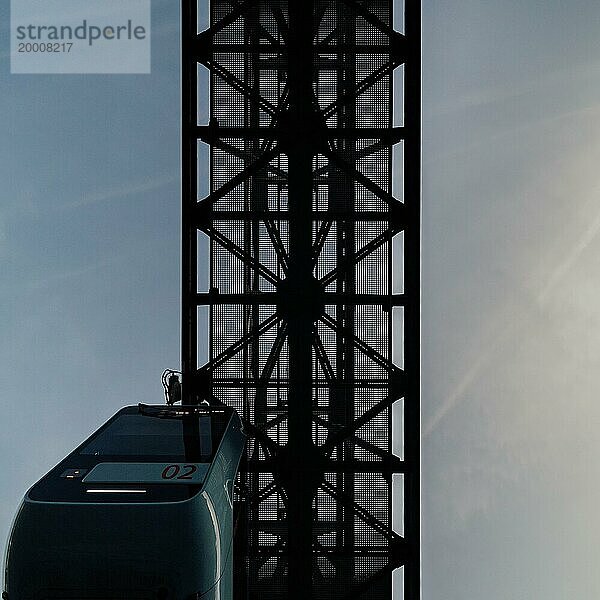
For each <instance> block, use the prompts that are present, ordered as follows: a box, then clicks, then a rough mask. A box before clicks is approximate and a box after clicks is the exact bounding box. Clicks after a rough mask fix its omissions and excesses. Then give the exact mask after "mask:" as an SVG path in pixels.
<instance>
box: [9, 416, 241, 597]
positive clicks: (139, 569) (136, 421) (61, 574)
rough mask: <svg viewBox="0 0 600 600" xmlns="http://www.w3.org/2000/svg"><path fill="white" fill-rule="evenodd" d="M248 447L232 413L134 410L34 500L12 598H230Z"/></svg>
mask: <svg viewBox="0 0 600 600" xmlns="http://www.w3.org/2000/svg"><path fill="white" fill-rule="evenodd" d="M244 439H245V438H244V435H243V432H242V428H241V423H240V420H239V417H238V416H237V413H235V411H233V410H232V409H231V408H228V407H222V408H221V407H219V408H215V407H210V408H209V407H204V406H193V407H192V406H190V407H181V406H179V407H163V406H161V407H155V406H144V405H140V406H129V407H126V408H123V409H122V410H120V411H119V412H118V413H117V414H116V415H115V416H114V417H112V418H111V419H110V420H109V421H108V422H107V423H106V424H105V425H104V426H102V427H101V428H100V429H99V430H98V431H97V432H96V433H94V434H93V435H92V436H91V437H90V438H89V439H88V440H86V441H85V442H84V443H83V444H82V445H81V446H79V447H78V448H77V449H76V450H74V451H73V452H72V453H71V454H69V456H67V458H65V459H64V460H63V461H62V462H60V463H59V464H58V465H57V466H56V467H55V468H54V469H52V470H51V471H50V472H49V473H48V474H47V475H45V476H44V477H43V478H42V479H41V480H40V481H39V482H38V483H36V484H35V485H34V486H33V487H32V488H31V489H30V490H29V492H28V493H27V494H26V496H25V498H24V500H23V502H22V503H21V506H20V508H19V511H18V513H17V516H16V517H15V521H14V524H13V527H12V530H11V533H10V537H9V543H8V547H7V554H6V565H5V578H4V579H5V584H4V585H5V587H4V592H3V595H2V598H3V599H5V600H88V599H90V600H91V599H95V600H138V599H139V600H149V599H160V600H167V599H168V600H173V599H177V600H191V599H194V600H196V599H200V598H202V600H213V599H214V600H229V599H230V598H231V587H232V552H233V550H232V532H233V523H232V490H233V482H234V479H235V475H236V471H237V468H238V464H239V460H240V457H241V454H242V451H243V446H244Z"/></svg>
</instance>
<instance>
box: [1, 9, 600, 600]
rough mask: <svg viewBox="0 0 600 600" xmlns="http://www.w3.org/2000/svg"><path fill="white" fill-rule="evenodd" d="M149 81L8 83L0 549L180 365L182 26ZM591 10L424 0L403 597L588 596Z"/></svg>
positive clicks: (4, 48) (593, 239)
mask: <svg viewBox="0 0 600 600" xmlns="http://www.w3.org/2000/svg"><path fill="white" fill-rule="evenodd" d="M177 4H178V3H177V2H174V0H152V7H153V14H152V23H153V24H152V73H151V74H150V75H88V76H77V75H34V76H27V75H10V65H9V56H8V48H9V39H8V34H9V30H8V3H7V2H3V3H1V4H0V181H1V182H2V187H1V188H0V386H1V389H2V400H1V402H2V416H3V419H2V435H1V436H0V480H1V482H2V485H1V486H0V537H2V538H4V537H5V536H6V534H7V533H8V529H9V526H10V521H11V519H12V515H13V514H14V511H15V509H16V507H17V506H18V503H19V501H20V498H21V497H22V495H23V493H24V492H25V490H26V489H27V487H28V486H29V485H31V484H32V483H33V482H34V481H35V480H36V479H37V478H39V477H40V476H41V475H42V474H43V473H45V472H46V471H47V470H48V469H49V468H50V467H52V466H53V465H54V464H55V463H56V462H58V461H59V460H60V459H61V458H62V457H64V455H65V454H67V453H68V452H69V451H70V450H72V449H73V448H74V447H75V446H76V445H77V444H78V443H79V442H80V441H81V440H82V439H84V438H85V437H86V436H87V435H88V434H89V433H91V432H92V431H93V430H94V429H95V428H96V427H97V426H98V425H99V424H100V423H101V422H103V421H104V420H106V419H107V418H108V417H109V416H111V415H112V414H113V413H114V412H115V410H116V409H117V408H119V407H121V406H123V405H125V404H129V403H137V402H161V401H162V388H161V385H160V374H161V372H162V370H163V369H164V368H166V367H173V368H177V366H178V365H179V318H180V313H179V277H180V275H179V269H180V263H179V251H180V225H179V219H180V210H179V202H180V199H179V38H178V35H179V26H178V8H177ZM599 31H600V6H598V4H597V2H592V1H586V0H574V1H572V2H568V3H567V2H561V1H558V0H546V2H544V3H533V2H518V1H516V0H502V1H501V2H500V1H496V2H493V1H491V0H490V1H487V2H482V1H480V0H479V1H475V0H423V233H422V235H423V262H422V270H423V289H422V293H423V306H422V335H423V339H422V354H423V374H422V394H423V396H422V415H423V514H422V518H423V598H424V599H425V600H438V599H439V600H441V599H443V600H481V598H486V599H487V600H507V599H511V600H513V599H514V600H520V599H523V600H531V599H535V598H544V599H545V600H563V599H565V598H577V599H578V600H587V599H590V600H596V599H597V598H598V597H600V570H599V569H598V568H597V567H596V564H595V558H596V555H595V549H596V546H597V543H598V540H600V518H599V517H598V514H597V507H598V506H599V505H600V483H599V478H598V476H597V467H596V464H597V457H598V456H599V455H600V435H598V433H597V431H596V430H597V428H598V427H599V426H600V403H599V402H598V401H597V398H598V396H600V276H599V275H600V169H599V168H598V165H599V164H600V42H599V41H598V32H599Z"/></svg>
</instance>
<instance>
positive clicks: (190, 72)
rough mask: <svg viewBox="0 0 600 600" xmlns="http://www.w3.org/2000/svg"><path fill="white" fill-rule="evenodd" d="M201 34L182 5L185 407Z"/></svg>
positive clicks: (193, 316) (192, 324)
mask: <svg viewBox="0 0 600 600" xmlns="http://www.w3.org/2000/svg"><path fill="white" fill-rule="evenodd" d="M197 33H198V4H197V2H196V0H183V1H182V3H181V286H182V290H181V320H182V322H181V371H182V380H183V382H182V383H183V385H182V398H183V404H195V403H196V402H197V394H196V386H195V384H194V379H195V377H196V369H197V368H198V346H197V344H198V303H197V301H196V293H197V291H198V283H197V281H198V274H197V269H198V262H197V261H198V248H197V245H198V242H197V235H198V228H197V225H196V218H195V209H196V203H197V202H198V171H197V169H198V150H197V144H198V141H197V138H196V135H195V129H196V119H197V110H198V108H197V102H198V100H197V98H198V61H197V58H196V52H195V49H194V47H193V43H194V40H195V38H196V35H197Z"/></svg>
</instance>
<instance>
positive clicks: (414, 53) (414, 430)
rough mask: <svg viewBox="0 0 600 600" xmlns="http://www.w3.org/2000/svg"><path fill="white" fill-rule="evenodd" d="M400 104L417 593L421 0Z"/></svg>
mask: <svg viewBox="0 0 600 600" xmlns="http://www.w3.org/2000/svg"><path fill="white" fill-rule="evenodd" d="M405 28H406V31H405V39H406V62H405V67H404V68H405V75H404V87H405V90H406V92H405V101H404V102H405V104H404V140H405V143H404V169H403V172H404V197H405V199H406V200H405V206H406V212H407V215H406V221H407V223H409V224H410V226H409V227H406V228H405V230H404V289H405V291H404V298H405V307H404V369H405V371H406V373H407V374H409V376H408V377H407V381H406V393H405V402H404V421H405V422H404V462H405V474H404V538H405V540H406V544H407V548H406V553H405V554H406V558H405V565H404V590H405V596H406V598H407V599H410V600H412V599H415V600H418V599H419V598H420V597H421V2H420V1H416V0H413V1H411V0H407V1H406V7H405Z"/></svg>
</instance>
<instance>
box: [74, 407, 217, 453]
mask: <svg viewBox="0 0 600 600" xmlns="http://www.w3.org/2000/svg"><path fill="white" fill-rule="evenodd" d="M212 420H213V419H212V418H211V416H210V415H207V416H198V415H196V416H190V417H183V418H176V419H164V418H157V417H152V416H148V415H144V414H120V415H117V416H116V417H115V418H114V419H112V420H111V421H109V422H108V424H107V425H106V426H105V427H103V428H102V429H101V430H100V431H98V433H96V435H94V436H93V437H92V439H91V440H89V441H88V442H87V443H86V444H85V445H84V446H83V447H82V448H81V449H80V450H79V453H80V454H82V455H92V456H169V457H181V458H182V459H186V460H189V459H195V460H200V459H204V460H209V459H210V458H211V457H212V456H213V454H214V451H215V450H216V446H217V445H218V441H219V439H216V438H220V435H218V434H219V433H220V434H221V435H222V431H220V432H219V429H222V428H221V427H218V425H219V424H216V425H217V427H216V428H215V427H214V425H215V424H213V423H212ZM215 434H216V435H215Z"/></svg>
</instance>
